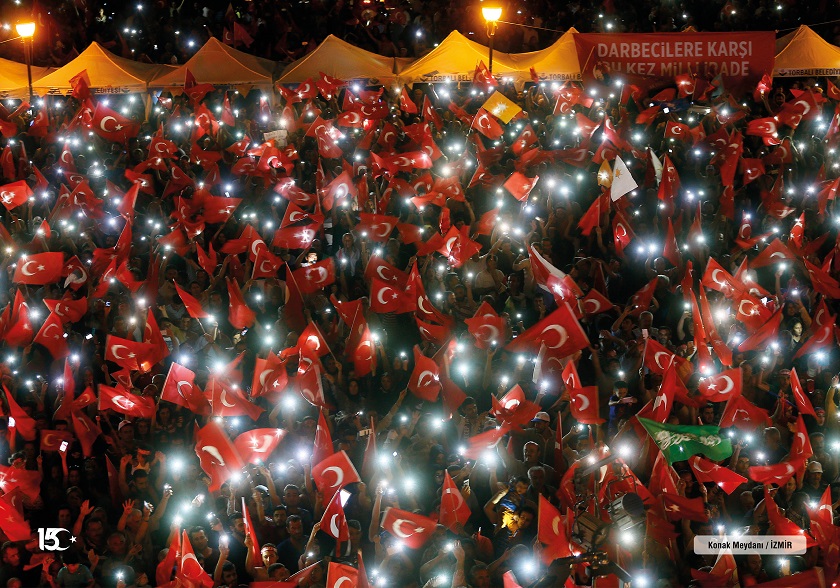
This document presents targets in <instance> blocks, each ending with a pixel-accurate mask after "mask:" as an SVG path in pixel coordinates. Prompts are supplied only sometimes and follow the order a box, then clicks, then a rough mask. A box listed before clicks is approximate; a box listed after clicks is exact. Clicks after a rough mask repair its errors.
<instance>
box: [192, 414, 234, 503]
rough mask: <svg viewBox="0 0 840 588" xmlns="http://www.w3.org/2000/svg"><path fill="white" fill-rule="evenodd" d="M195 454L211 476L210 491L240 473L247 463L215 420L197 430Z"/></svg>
mask: <svg viewBox="0 0 840 588" xmlns="http://www.w3.org/2000/svg"><path fill="white" fill-rule="evenodd" d="M195 454H196V455H197V456H198V459H199V462H200V463H201V469H202V470H203V471H204V473H205V474H207V475H208V476H210V484H209V486H208V488H207V489H208V490H209V491H210V492H215V491H216V490H218V489H219V488H221V486H222V483H223V482H225V481H227V480H229V479H230V478H231V477H232V476H234V475H239V472H240V471H241V470H242V468H243V467H244V465H245V464H244V463H243V462H242V457H241V456H240V455H239V452H238V451H236V447H235V446H234V445H233V443H231V441H230V439H229V438H228V436H227V434H226V433H225V431H224V429H222V428H221V427H220V426H219V425H218V424H217V423H216V421H214V420H211V421H209V422H208V423H207V424H206V425H204V426H203V427H202V428H200V429H197V430H196V431H195Z"/></svg>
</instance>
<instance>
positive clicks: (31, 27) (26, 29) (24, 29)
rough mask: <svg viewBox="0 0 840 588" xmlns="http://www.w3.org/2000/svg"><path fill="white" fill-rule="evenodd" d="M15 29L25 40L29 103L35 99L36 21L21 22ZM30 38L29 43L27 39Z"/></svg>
mask: <svg viewBox="0 0 840 588" xmlns="http://www.w3.org/2000/svg"><path fill="white" fill-rule="evenodd" d="M15 30H16V31H17V34H18V35H19V36H20V38H21V40H22V41H23V58H24V59H25V60H26V77H27V79H28V80H29V103H30V104H31V103H32V101H33V94H32V37H34V36H35V23H34V22H19V23H18V24H16V25H15ZM27 40H29V43H27V42H26V41H27Z"/></svg>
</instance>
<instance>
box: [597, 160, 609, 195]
mask: <svg viewBox="0 0 840 588" xmlns="http://www.w3.org/2000/svg"><path fill="white" fill-rule="evenodd" d="M612 182H613V173H612V170H611V169H610V162H609V161H607V160H606V159H605V160H604V161H603V162H601V167H600V168H599V169H598V185H599V186H606V187H607V188H609V187H610V184H612Z"/></svg>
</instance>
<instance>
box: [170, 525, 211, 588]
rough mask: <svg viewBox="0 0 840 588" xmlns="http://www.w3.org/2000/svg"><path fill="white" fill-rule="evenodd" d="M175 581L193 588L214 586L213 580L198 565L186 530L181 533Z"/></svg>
mask: <svg viewBox="0 0 840 588" xmlns="http://www.w3.org/2000/svg"><path fill="white" fill-rule="evenodd" d="M175 579H176V581H178V582H180V584H181V585H182V586H191V587H193V588H198V587H203V588H212V587H213V585H214V582H213V578H211V577H210V574H208V573H207V572H205V571H204V568H202V567H201V564H199V563H198V559H197V558H196V557H195V551H194V550H193V546H192V544H191V543H190V538H189V536H188V535H187V531H186V529H185V530H183V531H181V563H180V565H179V566H178V568H177V571H176V572H175Z"/></svg>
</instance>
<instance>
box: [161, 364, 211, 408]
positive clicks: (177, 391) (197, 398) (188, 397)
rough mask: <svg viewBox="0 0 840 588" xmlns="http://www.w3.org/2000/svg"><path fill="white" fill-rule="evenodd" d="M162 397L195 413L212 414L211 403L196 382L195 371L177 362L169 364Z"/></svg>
mask: <svg viewBox="0 0 840 588" xmlns="http://www.w3.org/2000/svg"><path fill="white" fill-rule="evenodd" d="M160 399H161V400H165V401H166V402H171V403H172V404H177V405H178V406H183V407H184V408H186V409H188V410H189V411H190V412H193V413H195V414H200V415H205V416H206V415H209V414H210V404H209V403H208V402H207V398H206V397H205V396H204V393H203V392H202V391H201V389H200V388H199V387H198V386H197V385H196V383H195V373H194V372H193V371H192V370H190V369H189V368H185V367H184V366H182V365H180V364H177V363H175V362H172V365H171V366H169V373H167V374H166V380H165V381H164V383H163V390H162V391H161V395H160Z"/></svg>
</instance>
